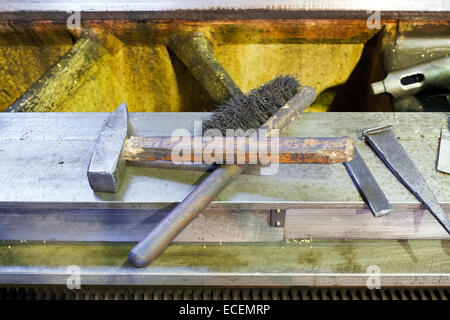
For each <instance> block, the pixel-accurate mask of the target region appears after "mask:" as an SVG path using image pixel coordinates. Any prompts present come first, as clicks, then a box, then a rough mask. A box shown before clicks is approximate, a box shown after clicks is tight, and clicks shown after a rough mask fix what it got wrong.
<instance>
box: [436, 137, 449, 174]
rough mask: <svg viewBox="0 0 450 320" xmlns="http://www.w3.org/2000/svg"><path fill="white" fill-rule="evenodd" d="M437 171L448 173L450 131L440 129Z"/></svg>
mask: <svg viewBox="0 0 450 320" xmlns="http://www.w3.org/2000/svg"><path fill="white" fill-rule="evenodd" d="M437 169H438V170H439V171H441V172H445V173H450V130H445V129H442V131H441V143H440V146H439V159H438V165H437Z"/></svg>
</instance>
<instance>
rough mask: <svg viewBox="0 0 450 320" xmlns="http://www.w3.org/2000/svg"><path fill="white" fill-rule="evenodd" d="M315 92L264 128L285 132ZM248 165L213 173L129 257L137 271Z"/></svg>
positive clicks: (306, 92)
mask: <svg viewBox="0 0 450 320" xmlns="http://www.w3.org/2000/svg"><path fill="white" fill-rule="evenodd" d="M315 98H316V92H315V90H314V89H313V88H311V87H303V88H301V89H300V90H299V92H298V93H297V94H296V95H295V96H294V97H293V98H292V99H291V100H289V101H288V102H287V103H286V104H285V105H284V106H283V107H281V108H280V109H279V110H278V111H277V112H275V114H273V115H272V117H270V118H269V119H268V120H267V121H266V123H265V124H264V125H263V127H266V128H268V129H283V128H285V127H286V126H287V125H288V124H289V123H291V121H293V120H294V119H295V118H296V117H297V116H298V115H299V114H300V113H301V112H303V111H304V110H305V109H306V108H307V107H308V106H310V105H311V103H313V101H314V99H315ZM269 132H270V130H269ZM246 167H247V166H246V165H221V166H219V168H217V169H216V170H214V171H213V172H211V173H210V174H209V175H208V176H207V177H206V178H205V179H204V180H203V181H202V182H201V183H200V184H199V185H198V186H197V187H196V188H195V189H194V190H193V191H192V192H191V193H190V194H189V195H188V196H187V197H186V198H185V199H184V200H183V201H182V202H180V203H179V204H178V205H177V206H176V207H175V208H174V209H172V211H171V212H170V213H169V214H168V215H167V216H165V217H164V219H162V220H161V221H160V222H159V223H158V225H157V226H156V227H155V228H154V229H153V230H152V231H150V233H149V234H147V235H146V236H145V238H144V239H142V240H141V241H139V243H138V244H136V245H135V246H134V247H133V249H131V251H130V253H129V254H128V261H129V262H130V263H131V264H132V265H133V266H135V267H145V266H146V265H147V264H149V263H150V262H151V261H153V260H154V259H156V258H157V257H158V256H159V255H160V254H161V253H162V252H163V251H164V250H165V249H166V248H167V246H168V245H169V244H170V242H171V241H172V240H173V239H175V237H176V236H177V235H178V234H179V233H180V232H181V231H182V230H183V229H184V228H185V227H186V226H187V225H188V224H189V223H190V222H191V221H192V220H194V218H195V217H196V216H197V215H198V214H199V213H200V212H202V211H203V210H204V209H205V208H206V207H207V206H208V205H209V204H210V203H211V201H213V200H214V199H215V198H216V197H217V196H218V195H219V193H221V192H222V190H223V189H225V188H226V187H227V186H228V185H229V184H230V183H231V181H233V178H234V177H236V176H237V175H239V174H241V173H242V171H244V169H245V168H246Z"/></svg>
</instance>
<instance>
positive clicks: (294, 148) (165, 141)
mask: <svg viewBox="0 0 450 320" xmlns="http://www.w3.org/2000/svg"><path fill="white" fill-rule="evenodd" d="M228 140H229V141H228ZM272 149H273V150H272ZM277 149H278V150H277ZM272 151H273V152H272ZM277 154H278V156H277ZM174 155H175V156H176V157H175V159H174V157H173V156H174ZM123 156H124V158H125V160H127V161H128V162H139V161H176V162H204V163H229V164H231V163H233V164H235V163H238V164H264V163H310V164H313V163H314V164H331V163H339V162H347V161H350V160H351V159H352V158H353V143H352V141H351V139H350V138H348V137H324V138H285V137H282V138H278V139H273V140H271V138H268V139H265V140H258V139H256V138H253V137H239V138H236V139H235V138H232V139H229V138H228V139H227V138H226V137H203V138H202V137H197V138H189V137H183V138H175V139H172V138H171V137H147V138H141V137H131V138H129V139H128V140H127V141H126V143H125V149H124V154H123Z"/></svg>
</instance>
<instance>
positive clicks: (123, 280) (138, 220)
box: [0, 113, 450, 287]
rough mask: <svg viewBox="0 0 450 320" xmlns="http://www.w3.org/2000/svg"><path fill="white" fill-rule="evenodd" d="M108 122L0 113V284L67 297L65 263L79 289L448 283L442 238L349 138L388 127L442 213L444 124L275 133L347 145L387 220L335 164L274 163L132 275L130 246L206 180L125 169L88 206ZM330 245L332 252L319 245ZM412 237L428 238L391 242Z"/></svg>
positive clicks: (187, 118)
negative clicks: (282, 215)
mask: <svg viewBox="0 0 450 320" xmlns="http://www.w3.org/2000/svg"><path fill="white" fill-rule="evenodd" d="M108 115H109V114H106V113H67V114H66V113H42V114H33V113H23V114H5V113H3V114H0V150H1V151H0V167H1V168H2V170H1V171H0V206H1V207H2V210H1V212H0V214H1V219H0V239H2V242H1V243H0V283H4V284H62V285H65V284H66V281H67V278H68V276H69V275H70V272H71V271H70V270H69V269H68V267H69V266H71V265H72V266H78V267H79V268H80V276H81V283H82V285H89V284H92V285H102V284H107V285H122V284H127V285H193V286H195V285H205V286H275V287H279V286H318V287H320V286H322V287H327V286H347V287H348V286H350V287H351V286H355V287H358V286H363V287H365V286H366V284H367V280H368V279H369V277H370V276H371V275H373V274H372V273H371V272H373V270H372V269H373V268H372V267H373V266H375V267H377V268H379V269H377V270H379V271H380V273H381V285H382V286H403V285H404V286H415V287H420V286H444V287H445V286H449V285H450V276H449V274H450V259H449V256H450V250H449V240H443V239H447V238H448V236H447V235H446V234H444V233H443V231H442V230H441V228H440V226H439V225H438V224H437V222H435V221H434V219H433V217H431V215H430V214H429V213H427V212H425V213H424V210H423V208H422V209H420V208H421V206H420V204H419V203H418V202H417V200H416V199H415V198H414V197H413V196H412V195H411V194H410V193H409V192H408V191H407V190H406V189H405V188H404V187H403V186H402V185H401V184H400V183H399V182H398V181H397V179H396V178H395V177H394V176H393V175H392V174H391V173H390V171H388V170H387V169H386V168H385V166H384V164H383V163H382V162H381V161H380V160H379V159H378V157H377V156H376V155H375V154H374V153H373V152H372V151H371V150H370V149H369V147H368V146H366V145H365V143H364V142H362V141H360V140H359V139H358V138H359V136H360V135H361V132H362V131H363V130H364V129H367V128H370V127H375V126H380V125H384V124H392V125H393V126H394V130H395V132H396V134H397V135H398V137H399V139H400V142H401V143H402V145H403V146H404V148H405V150H406V151H407V152H408V153H409V155H410V157H411V158H412V160H413V161H414V162H415V163H416V165H417V166H418V168H419V169H420V171H421V172H422V173H423V175H424V177H425V179H426V180H427V182H428V183H429V184H430V186H431V189H432V190H433V191H434V192H435V194H436V197H437V198H438V200H439V201H440V203H441V205H442V207H443V208H444V210H447V212H448V210H449V209H450V175H447V174H444V173H439V172H437V171H436V162H435V161H436V157H437V148H438V143H439V135H440V130H441V129H442V128H448V125H449V124H448V121H449V120H448V119H449V116H450V113H305V114H303V115H302V116H301V117H299V119H298V120H296V121H295V123H293V124H292V125H291V126H290V127H289V128H288V130H286V131H285V132H284V133H283V135H285V136H350V137H351V138H352V139H354V141H355V142H356V146H357V148H358V150H359V151H360V153H361V155H362V157H363V158H364V160H365V161H366V163H367V165H368V166H369V168H370V169H371V171H372V172H373V174H374V176H375V178H376V179H377V181H378V183H379V184H380V186H381V188H382V190H383V191H384V192H385V194H386V196H387V198H388V199H389V200H390V201H391V203H392V205H393V207H394V212H393V213H392V214H391V215H389V216H386V217H382V218H378V219H374V218H373V217H372V216H371V214H370V212H369V211H368V210H367V208H366V207H365V205H364V203H363V201H362V199H361V197H360V195H359V193H358V192H357V190H356V188H355V187H354V185H353V183H352V181H351V180H350V178H349V176H348V174H347V172H346V170H345V168H344V166H343V165H342V164H336V165H328V166H326V165H284V166H281V167H280V171H279V173H278V174H277V175H275V176H259V175H258V170H257V168H252V169H250V170H248V171H247V172H246V173H245V174H243V175H241V176H240V177H238V178H237V179H236V180H235V181H234V182H233V183H232V184H231V185H230V186H229V187H228V188H227V189H226V190H225V191H224V192H222V193H221V194H220V196H219V197H218V199H217V200H216V201H214V203H213V204H212V205H211V206H210V207H209V209H208V210H206V211H205V212H204V213H203V214H201V215H200V216H199V217H198V218H197V219H195V220H194V221H193V223H192V224H191V225H190V226H189V227H188V228H187V229H186V230H185V231H184V232H183V233H181V234H180V235H179V237H178V238H177V241H178V242H185V243H183V244H180V243H177V244H172V245H171V246H170V247H169V248H168V250H167V251H166V252H164V253H163V254H162V255H161V256H160V257H159V258H158V259H157V260H156V261H155V262H154V263H153V264H152V265H150V266H148V267H146V268H143V269H135V268H132V267H131V266H129V265H128V263H127V254H128V251H129V249H130V248H131V247H132V244H130V242H135V241H137V240H139V239H140V238H141V237H142V236H143V235H144V234H145V233H146V232H148V230H150V228H151V226H152V225H153V224H154V223H156V222H157V221H158V219H157V217H158V216H159V218H160V217H161V216H164V214H165V212H166V210H167V206H168V204H173V203H176V202H178V201H181V200H182V199H183V198H184V197H185V196H186V195H187V194H188V193H189V191H190V190H192V188H194V185H195V183H196V181H198V180H199V179H200V178H201V177H202V176H203V175H204V174H205V173H204V172H198V171H175V170H166V169H154V168H152V169H150V168H136V167H128V168H127V169H126V179H125V181H124V183H123V184H122V186H121V188H120V190H119V192H118V193H115V194H95V193H94V192H92V191H91V189H90V187H89V185H88V181H87V177H86V170H87V167H88V163H89V158H90V155H91V152H92V150H93V147H94V142H95V139H96V137H97V134H98V133H99V131H100V129H101V127H102V125H103V123H104V122H105V121H106V119H107V117H108ZM207 116H208V114H205V113H170V114H169V113H134V114H131V124H132V127H133V130H134V134H135V135H138V136H152V135H153V136H155V135H170V133H171V132H172V130H173V129H175V128H178V127H185V128H187V129H189V130H192V128H193V121H194V120H199V119H201V118H202V117H207ZM105 208H108V210H104V209H105ZM161 208H165V209H161ZM273 208H286V209H289V210H288V216H287V220H286V227H285V228H273V227H270V226H269V225H268V223H267V222H268V217H269V213H268V210H267V209H273ZM308 210H309V211H308ZM352 210H353V211H352ZM297 211H301V212H300V213H296V212H297ZM418 211H420V213H419V214H418V213H417V212H418ZM289 212H291V213H290V214H289ZM308 212H309V213H308ZM155 213H156V214H155ZM412 213H413V214H412ZM396 219H397V220H396ZM407 219H409V220H407ZM408 221H410V222H411V223H409V222H408ZM439 232H441V233H439ZM310 237H312V238H313V239H310ZM327 237H329V238H333V240H331V241H330V240H320V239H321V238H327ZM414 237H425V238H426V237H429V238H435V239H436V238H438V240H397V239H405V238H414ZM292 238H295V239H296V240H293V239H292ZM348 238H353V239H359V240H351V241H350V240H343V239H348ZM361 239H372V240H361ZM373 239H378V240H373ZM379 239H385V240H379ZM389 239H391V240H389ZM393 239H395V240H393ZM5 240H8V241H5ZM9 240H22V241H20V242H19V241H9ZM30 240H31V241H30ZM41 240H46V241H41ZM52 240H53V242H49V241H52ZM55 240H56V241H57V242H55ZM58 241H82V242H78V243H73V242H65V243H63V242H58ZM86 241H88V242H86ZM97 241H102V242H97ZM104 241H106V242H104ZM194 241H200V242H204V243H197V244H193V243H192V242H194ZM221 241H223V243H221ZM268 241H270V242H271V243H268ZM186 242H187V243H186ZM225 242H245V243H225ZM251 242H253V243H251ZM255 242H256V243H255ZM370 268H372V269H370ZM371 270H372V271H371Z"/></svg>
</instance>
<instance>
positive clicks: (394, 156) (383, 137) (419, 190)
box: [363, 125, 450, 234]
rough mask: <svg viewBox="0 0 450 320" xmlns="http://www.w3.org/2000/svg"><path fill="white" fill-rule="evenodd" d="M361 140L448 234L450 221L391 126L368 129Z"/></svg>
mask: <svg viewBox="0 0 450 320" xmlns="http://www.w3.org/2000/svg"><path fill="white" fill-rule="evenodd" d="M363 138H364V139H365V140H366V141H367V142H368V143H369V145H370V146H371V147H372V149H373V150H374V151H375V153H376V154H377V155H378V156H379V157H380V159H381V160H382V161H383V162H384V163H385V165H386V166H387V167H388V168H389V169H390V170H391V171H392V173H393V174H394V175H395V176H396V177H397V179H398V180H399V181H400V182H401V183H402V184H403V185H404V186H405V187H406V188H407V189H408V190H409V191H410V192H411V193H412V194H413V195H414V196H415V197H416V198H417V199H418V200H419V201H420V202H422V203H423V204H424V206H425V207H426V208H427V209H428V210H429V211H430V212H431V214H432V215H433V216H434V217H435V218H436V220H437V221H438V222H439V223H440V224H441V226H442V227H443V228H444V229H445V230H446V231H447V233H449V234H450V220H449V219H448V217H447V215H446V214H445V212H444V211H443V210H442V208H441V206H440V205H439V202H438V201H437V199H436V197H435V196H434V194H433V192H432V191H431V189H430V187H429V186H428V184H427V182H426V181H425V179H424V178H423V176H422V174H421V173H420V171H419V169H417V167H416V165H415V164H414V162H412V160H411V159H410V158H409V156H408V154H407V153H406V151H405V149H403V147H402V145H401V144H400V142H398V140H397V137H396V135H395V134H394V131H393V130H392V126H390V125H388V126H383V127H377V128H372V129H368V130H366V131H364V132H363Z"/></svg>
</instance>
